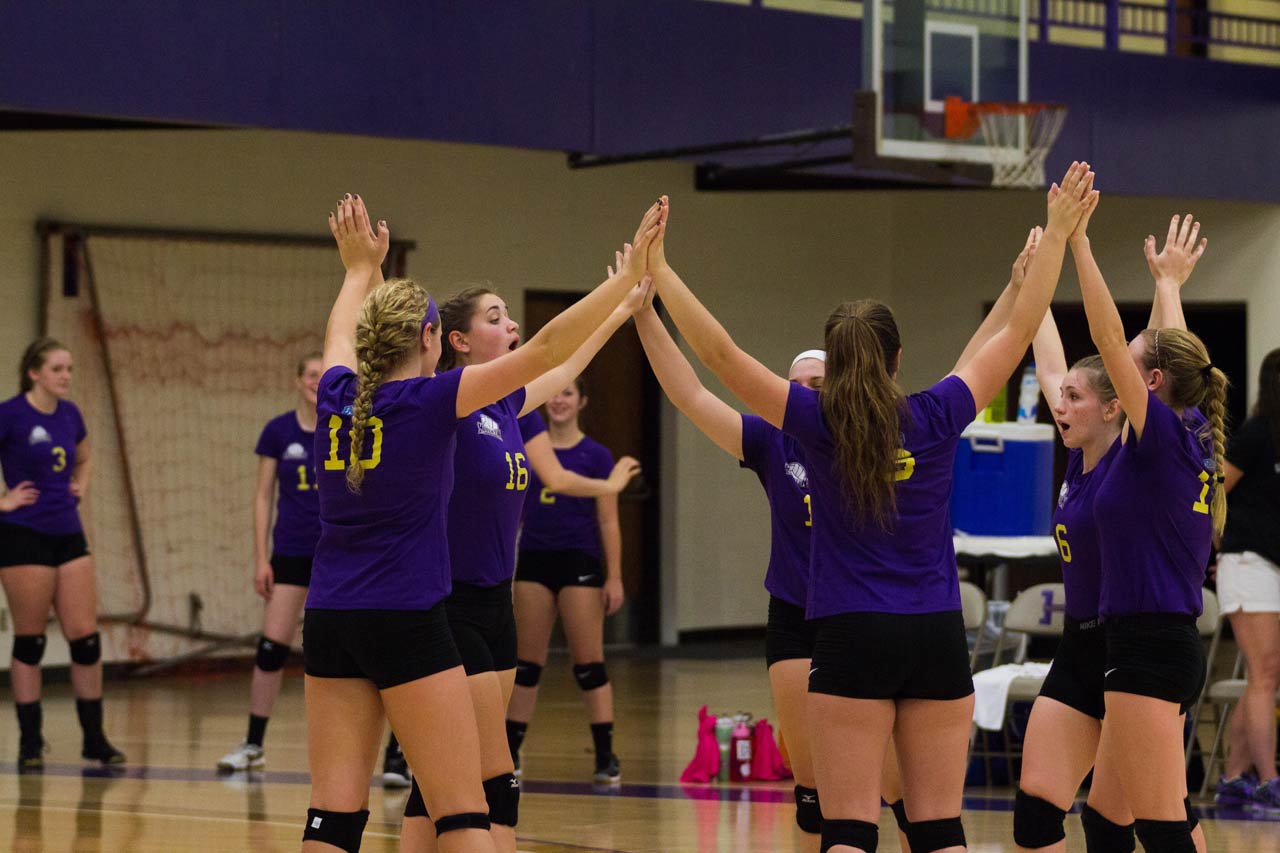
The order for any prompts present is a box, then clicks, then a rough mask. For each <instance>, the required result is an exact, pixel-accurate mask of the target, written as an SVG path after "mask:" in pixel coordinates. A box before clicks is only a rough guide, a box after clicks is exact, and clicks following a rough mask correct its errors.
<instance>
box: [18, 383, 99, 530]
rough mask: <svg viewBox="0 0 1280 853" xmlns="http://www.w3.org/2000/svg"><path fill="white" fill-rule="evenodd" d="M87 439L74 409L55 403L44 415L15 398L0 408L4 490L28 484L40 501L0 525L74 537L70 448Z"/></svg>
mask: <svg viewBox="0 0 1280 853" xmlns="http://www.w3.org/2000/svg"><path fill="white" fill-rule="evenodd" d="M87 434H88V432H87V430H85V428H84V418H82V417H80V410H79V409H77V408H76V406H75V404H74V403H71V402H69V401H67V400H59V401H58V406H57V408H55V409H54V410H53V414H51V415H46V414H45V413H44V412H41V411H39V410H38V409H36V407H35V406H32V405H31V404H30V403H29V402H27V396H26V395H25V394H19V395H18V396H16V397H13V398H10V399H8V400H6V401H4V402H3V403H0V467H3V468H4V482H5V485H6V486H8V487H9V488H10V489H12V488H13V487H14V486H16V485H18V484H19V483H21V482H23V481H24V480H30V481H31V482H32V483H34V484H35V487H36V488H37V489H39V490H40V497H39V498H37V499H36V502H35V503H33V504H31V505H29V506H21V507H18V508H17V509H15V510H14V511H13V512H9V513H0V523H4V524H18V525H21V526H23V527H29V528H31V529H32V530H36V531H39V532H40V533H47V534H49V535H51V536H63V535H67V534H72V533H79V532H80V531H81V530H82V528H81V526H80V513H78V512H76V504H77V503H79V499H78V498H76V497H75V496H74V495H72V494H71V473H72V472H73V471H74V470H75V467H76V445H77V444H79V443H80V442H81V441H83V440H84V437H85V436H86V435H87Z"/></svg>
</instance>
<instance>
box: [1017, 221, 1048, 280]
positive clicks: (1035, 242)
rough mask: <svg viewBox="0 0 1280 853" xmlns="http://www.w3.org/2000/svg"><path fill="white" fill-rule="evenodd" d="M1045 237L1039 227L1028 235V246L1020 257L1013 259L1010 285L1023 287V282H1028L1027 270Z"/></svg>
mask: <svg viewBox="0 0 1280 853" xmlns="http://www.w3.org/2000/svg"><path fill="white" fill-rule="evenodd" d="M1042 236H1044V229H1043V228H1041V227H1040V226H1039V225H1037V226H1036V227H1035V228H1032V229H1031V232H1030V233H1029V234H1027V242H1026V245H1024V246H1023V247H1022V251H1021V252H1019V253H1018V257H1016V258H1014V259H1013V271H1012V273H1010V275H1009V283H1010V284H1011V285H1013V286H1014V287H1022V282H1024V281H1026V278H1027V268H1028V267H1030V266H1031V259H1032V258H1034V257H1035V256H1036V247H1037V246H1039V245H1040V238H1041V237H1042Z"/></svg>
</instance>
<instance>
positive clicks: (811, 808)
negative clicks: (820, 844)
mask: <svg viewBox="0 0 1280 853" xmlns="http://www.w3.org/2000/svg"><path fill="white" fill-rule="evenodd" d="M796 825H797V826H799V827H800V829H801V830H803V831H804V832H808V833H811V834H813V835H817V834H818V833H820V832H822V804H821V803H819V802H818V789H817V788H806V787H805V786H804V785H796Z"/></svg>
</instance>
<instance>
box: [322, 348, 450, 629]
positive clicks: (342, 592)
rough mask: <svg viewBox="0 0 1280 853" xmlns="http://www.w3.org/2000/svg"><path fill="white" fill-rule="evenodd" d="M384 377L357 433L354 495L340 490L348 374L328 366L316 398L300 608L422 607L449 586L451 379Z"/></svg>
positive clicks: (351, 388)
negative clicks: (315, 514)
mask: <svg viewBox="0 0 1280 853" xmlns="http://www.w3.org/2000/svg"><path fill="white" fill-rule="evenodd" d="M461 375H462V371H461V370H451V371H448V372H447V373H442V374H440V375H439V376H436V377H434V378H429V379H423V378H414V379H405V380H400V381H395V382H386V383H384V384H382V385H381V386H379V388H378V390H377V391H375V392H374V394H373V411H372V416H371V417H370V418H369V421H368V425H367V427H366V428H365V433H364V451H363V453H362V454H361V456H362V460H361V464H363V465H364V467H365V472H364V483H363V485H362V486H361V493H360V494H358V495H353V494H352V493H351V492H350V491H348V490H347V479H346V477H347V475H346V467H347V464H348V457H349V456H350V454H351V440H350V432H351V401H352V399H353V398H354V396H355V390H356V375H355V374H354V373H352V372H351V370H350V369H349V368H347V367H342V366H338V367H331V368H329V370H327V371H325V374H324V376H322V377H321V378H320V387H319V394H318V399H317V403H316V415H317V418H318V422H317V428H316V433H315V459H316V462H317V465H316V482H317V484H318V485H319V486H320V542H319V543H318V544H317V545H316V556H315V563H314V565H313V568H312V572H311V591H310V592H309V593H308V594H307V607H311V608H328V609H333V610H364V609H376V610H426V609H429V608H431V607H433V606H434V605H435V604H437V603H438V602H439V601H441V600H442V599H443V598H444V597H445V596H447V595H448V594H449V589H450V583H449V546H448V543H447V541H446V529H447V521H446V511H447V508H448V501H449V490H450V489H452V488H453V444H454V430H455V429H456V428H457V425H458V418H457V401H458V379H459V378H460V377H461Z"/></svg>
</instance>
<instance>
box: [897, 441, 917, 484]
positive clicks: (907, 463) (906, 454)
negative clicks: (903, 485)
mask: <svg viewBox="0 0 1280 853" xmlns="http://www.w3.org/2000/svg"><path fill="white" fill-rule="evenodd" d="M915 472H916V458H915V457H914V456H912V455H911V452H910V451H909V450H906V449H904V448H898V460H897V462H896V463H895V467H894V469H893V479H894V480H895V481H901V480H910V479H911V475H912V474H914V473H915Z"/></svg>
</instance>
